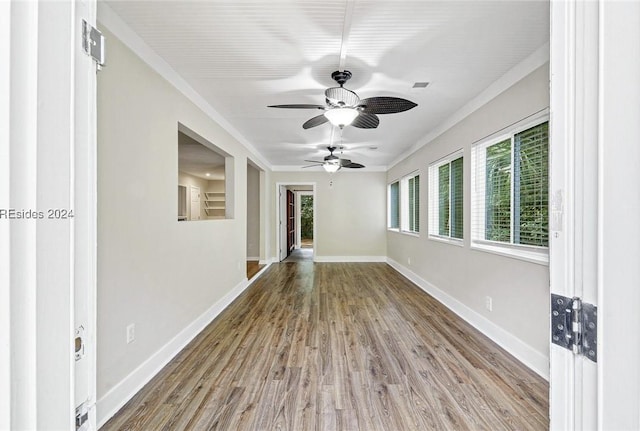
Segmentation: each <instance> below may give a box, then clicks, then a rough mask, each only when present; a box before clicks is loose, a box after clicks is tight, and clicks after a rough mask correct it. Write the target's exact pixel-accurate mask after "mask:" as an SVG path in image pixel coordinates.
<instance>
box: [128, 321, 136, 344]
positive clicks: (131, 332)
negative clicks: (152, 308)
mask: <svg viewBox="0 0 640 431" xmlns="http://www.w3.org/2000/svg"><path fill="white" fill-rule="evenodd" d="M134 341H136V324H135V323H132V324H131V325H129V326H127V344H130V343H133V342H134Z"/></svg>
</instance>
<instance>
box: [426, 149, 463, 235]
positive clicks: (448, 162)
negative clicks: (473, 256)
mask: <svg viewBox="0 0 640 431" xmlns="http://www.w3.org/2000/svg"><path fill="white" fill-rule="evenodd" d="M463 168H464V165H463V161H462V152H461V151H459V152H457V153H455V154H452V155H451V156H448V157H446V158H445V159H442V160H440V161H438V162H436V163H434V164H432V165H431V166H429V236H431V237H436V238H443V239H454V240H461V239H462V232H463V226H464V225H463V223H464V219H463V213H462V211H463V208H462V202H463V186H462V177H463Z"/></svg>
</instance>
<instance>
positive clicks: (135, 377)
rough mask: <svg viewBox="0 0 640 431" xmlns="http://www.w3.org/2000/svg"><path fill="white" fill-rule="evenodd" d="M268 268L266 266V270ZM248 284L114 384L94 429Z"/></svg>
mask: <svg viewBox="0 0 640 431" xmlns="http://www.w3.org/2000/svg"><path fill="white" fill-rule="evenodd" d="M267 267H268V266H267ZM267 267H265V268H263V269H262V270H260V272H258V274H256V276H254V277H253V278H252V282H253V280H256V279H257V278H258V276H259V275H261V274H262V273H263V272H264V271H265V270H266V269H267ZM250 285H251V283H250V282H249V281H248V280H247V279H246V278H245V279H244V280H242V281H241V282H240V283H239V284H238V285H237V286H236V287H234V288H233V289H232V290H231V291H230V292H229V293H227V294H226V295H225V296H223V297H222V298H221V299H219V300H218V301H217V302H216V303H215V304H213V305H212V306H211V307H210V308H209V309H208V310H207V311H205V312H204V313H203V314H202V315H201V316H200V317H198V318H197V319H196V320H194V321H193V322H191V324H189V325H188V326H187V327H186V328H184V329H183V330H182V331H180V333H179V334H178V335H176V336H175V337H173V339H171V341H169V342H168V343H167V344H165V345H164V346H163V347H162V348H161V349H160V350H158V351H157V352H156V353H154V354H153V355H151V357H149V359H147V360H146V361H145V362H143V363H142V364H140V365H139V366H138V367H137V368H136V369H135V370H133V371H132V372H131V373H130V374H129V375H128V376H127V377H125V378H124V379H122V380H121V381H120V382H119V383H118V384H116V385H115V386H114V387H113V388H111V390H110V391H109V392H107V393H106V394H105V395H104V396H103V397H102V398H100V399H99V400H98V402H97V416H98V417H97V422H98V428H100V427H101V426H102V425H104V424H105V423H106V422H107V421H108V420H109V419H111V417H112V416H113V415H115V414H116V413H117V412H118V410H120V409H121V408H122V406H124V405H125V404H126V403H127V402H128V401H129V400H130V399H131V398H133V396H134V395H135V394H136V393H138V391H140V389H142V388H143V387H144V385H146V384H147V383H148V382H149V381H150V380H151V379H152V378H153V377H154V376H155V375H156V374H158V372H160V370H162V368H164V367H165V366H166V365H167V364H168V363H169V362H170V361H171V360H172V359H173V358H174V357H175V356H176V355H177V354H178V353H180V352H181V351H182V349H184V348H185V346H186V345H187V344H189V342H191V340H193V339H194V338H195V337H196V336H197V335H198V334H200V332H202V330H203V329H204V328H205V327H206V326H207V325H208V324H209V323H211V321H213V319H215V318H216V317H217V316H218V315H219V314H220V313H221V312H222V311H224V309H225V308H227V307H228V306H229V305H230V304H231V303H232V302H233V301H234V300H235V299H236V298H237V297H238V296H239V295H240V294H241V293H242V292H244V291H245V290H246V289H247V287H249V286H250Z"/></svg>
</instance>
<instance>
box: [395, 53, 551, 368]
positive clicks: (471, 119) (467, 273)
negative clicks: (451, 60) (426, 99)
mask: <svg viewBox="0 0 640 431" xmlns="http://www.w3.org/2000/svg"><path fill="white" fill-rule="evenodd" d="M548 106H549V69H548V64H547V65H544V66H542V67H539V68H538V69H536V70H535V71H533V72H532V73H531V74H529V75H528V76H526V77H525V78H524V79H522V80H520V81H519V82H517V83H516V84H515V85H513V86H512V87H511V88H509V89H508V90H506V91H504V92H503V93H501V94H500V95H498V96H497V97H495V98H494V99H493V100H491V101H490V102H488V103H487V104H485V105H484V106H483V107H481V108H480V109H478V110H476V111H475V112H473V113H472V114H471V115H469V116H468V117H466V118H465V119H464V120H462V121H461V122H459V123H458V124H457V125H455V126H454V127H452V128H451V129H449V130H448V131H446V132H444V133H443V134H441V135H440V136H438V137H437V138H435V139H433V140H432V141H431V142H430V143H428V145H425V146H424V147H422V148H421V149H420V150H418V151H416V152H415V153H414V154H412V155H411V156H410V157H408V158H406V159H405V160H403V161H401V162H400V163H398V164H396V165H395V166H394V167H393V168H392V169H390V170H389V172H388V175H387V181H388V182H391V181H393V180H395V179H397V178H400V177H402V176H403V175H405V174H407V173H410V172H412V171H414V170H416V169H419V170H420V173H421V181H420V183H421V184H420V186H421V187H420V188H421V196H420V199H421V200H420V226H421V233H420V237H419V238H416V237H412V236H408V235H404V234H401V233H396V232H391V231H390V232H388V233H387V241H388V243H387V250H388V256H389V258H390V259H392V260H394V261H395V262H397V263H398V264H399V265H402V266H403V267H404V268H406V269H408V270H409V271H411V272H413V273H414V274H415V275H417V276H418V277H419V278H421V279H422V280H423V281H425V282H427V283H429V284H430V285H432V286H434V287H436V288H437V289H440V291H442V292H444V294H445V295H446V296H447V297H449V298H452V299H453V301H454V302H455V301H457V302H459V303H460V304H458V305H459V306H461V308H462V309H465V310H466V311H467V312H468V313H469V315H472V316H474V317H475V318H476V319H477V321H478V322H483V320H484V319H483V318H485V319H487V320H488V321H489V322H491V324H494V325H496V326H497V327H498V331H500V330H503V331H506V332H507V333H509V334H511V335H512V336H514V337H515V338H516V339H517V340H519V341H520V342H522V343H524V344H525V346H524V349H522V350H523V351H525V352H526V354H530V355H529V356H531V357H530V358H528V359H527V358H524V357H522V355H520V359H523V360H525V361H527V360H528V361H529V365H534V367H536V366H537V368H540V367H542V368H545V369H547V365H546V362H548V357H549V332H548V331H549V329H548V309H549V270H548V266H546V265H539V264H533V263H529V262H525V261H521V260H517V259H513V258H508V257H503V256H498V255H494V254H489V253H486V252H482V251H477V250H471V249H470V247H469V245H470V241H469V238H470V220H471V214H470V207H471V205H470V203H471V191H470V184H471V181H470V180H471V169H470V167H471V163H470V161H471V144H472V143H473V142H475V141H477V140H478V139H481V138H483V137H485V136H487V135H489V134H491V133H493V132H496V131H498V130H500V129H502V128H504V127H506V126H508V125H510V124H512V123H514V122H516V121H518V120H520V119H522V118H524V117H526V116H528V115H530V114H532V113H535V112H537V111H539V110H541V109H543V108H546V107H548ZM460 149H464V169H465V172H464V225H465V226H464V238H465V240H464V247H459V246H455V245H451V244H446V243H442V242H438V241H434V240H429V239H428V238H427V213H428V202H427V190H428V166H429V164H430V163H432V162H434V161H437V160H438V159H440V158H442V157H444V156H446V155H448V154H451V153H452V152H455V151H457V150H460ZM408 259H411V264H409V263H408ZM486 296H491V297H492V298H493V311H492V312H490V311H488V310H487V309H486V308H485V297H486ZM467 308H468V309H470V310H468V309H467ZM491 324H489V325H488V327H490V326H491ZM494 329H495V328H494ZM538 371H539V372H541V373H542V374H544V371H543V370H540V369H538Z"/></svg>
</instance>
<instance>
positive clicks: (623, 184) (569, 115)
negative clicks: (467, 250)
mask: <svg viewBox="0 0 640 431" xmlns="http://www.w3.org/2000/svg"><path fill="white" fill-rule="evenodd" d="M638 40H640V3H638V2H618V1H603V0H601V1H594V2H551V138H550V142H551V153H550V154H551V185H550V191H551V197H550V236H551V238H550V280H551V292H552V293H553V294H560V295H562V296H565V297H570V298H571V297H574V296H575V297H580V298H582V300H583V301H584V302H587V303H591V304H594V305H596V306H597V320H598V329H597V338H598V343H597V349H595V352H594V353H595V354H596V355H594V356H597V362H594V361H592V360H590V359H588V356H589V352H588V351H587V352H585V353H586V355H580V356H578V355H574V354H573V353H572V352H570V351H569V350H566V349H563V348H562V347H559V346H558V345H556V344H554V343H552V344H551V347H550V358H551V373H550V417H551V429H552V430H591V429H600V430H637V429H640V414H639V413H638V410H639V409H638V407H639V406H640V392H639V391H638V388H639V387H640V371H639V367H638V363H640V340H639V338H638V337H637V336H636V335H635V334H637V332H638V329H640V313H638V312H637V310H638V307H639V306H640V289H638V286H640V265H638V262H639V260H640V224H639V223H638V221H639V220H640V219H639V215H638V214H640V192H639V191H638V190H639V187H638V185H639V184H640V170H639V169H638V167H639V166H640V146H639V145H638V143H639V142H640V121H638V118H640V81H639V80H638V76H640V45H639V44H638V43H637V41H638ZM554 328H555V326H554ZM552 329H553V328H552Z"/></svg>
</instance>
